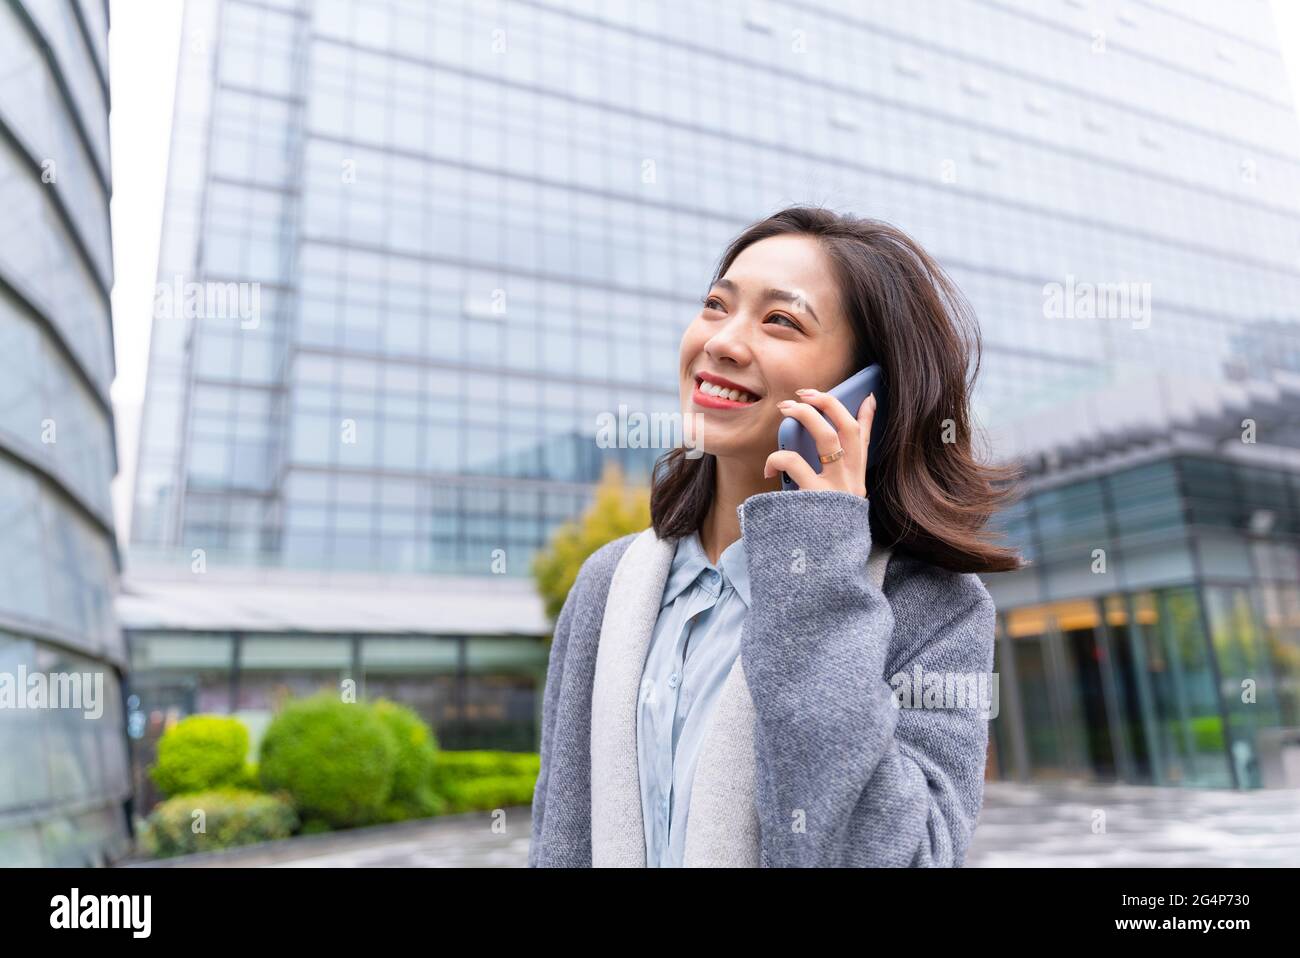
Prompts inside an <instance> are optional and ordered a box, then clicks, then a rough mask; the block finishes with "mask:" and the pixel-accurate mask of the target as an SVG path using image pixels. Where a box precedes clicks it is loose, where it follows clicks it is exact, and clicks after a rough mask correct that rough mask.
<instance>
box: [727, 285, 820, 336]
mask: <svg viewBox="0 0 1300 958" xmlns="http://www.w3.org/2000/svg"><path fill="white" fill-rule="evenodd" d="M713 285H715V286H721V287H722V288H723V289H725V290H727V291H729V292H732V293H737V294H738V293H739V292H740V287H738V286H737V285H736V284H735V283H734V282H732V281H731V280H729V279H727V278H726V277H725V276H724V277H723V278H722V279H720V280H718V281H717V282H716V283H714V284H713ZM763 296H765V297H766V298H767V299H779V300H781V301H782V302H783V303H791V304H793V305H795V306H798V307H800V308H801V309H802V310H804V311H806V312H807V313H808V315H809V316H811V317H812V318H813V319H816V320H817V325H818V326H820V325H821V324H822V321H821V320H820V319H818V317H817V314H816V313H815V312H814V311H813V308H812V304H811V303H809V302H808V300H807V299H805V298H804V297H802V296H800V295H798V294H797V293H792V292H790V291H789V290H785V289H771V288H768V289H765V290H763Z"/></svg>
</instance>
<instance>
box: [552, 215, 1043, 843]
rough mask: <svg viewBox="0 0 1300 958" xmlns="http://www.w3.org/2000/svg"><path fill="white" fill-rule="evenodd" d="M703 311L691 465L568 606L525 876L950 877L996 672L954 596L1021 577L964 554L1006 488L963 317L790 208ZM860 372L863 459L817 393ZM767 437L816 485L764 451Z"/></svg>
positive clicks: (941, 278)
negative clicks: (987, 438)
mask: <svg viewBox="0 0 1300 958" xmlns="http://www.w3.org/2000/svg"><path fill="white" fill-rule="evenodd" d="M701 307H702V308H701V310H700V313H699V315H698V316H696V317H695V320H694V321H693V322H692V323H691V325H690V326H689V327H688V328H687V330H686V332H685V334H684V335H683V337H682V342H681V361H680V370H679V373H680V392H681V403H682V411H683V413H684V415H685V417H686V420H687V422H688V423H695V424H696V426H695V428H693V429H690V430H688V432H689V434H690V435H691V436H692V438H693V439H695V441H696V442H698V443H699V445H700V446H701V447H702V449H703V453H704V454H703V455H702V456H698V457H697V456H694V455H687V453H686V450H685V449H682V448H678V449H674V450H672V451H671V452H670V453H668V454H667V455H666V456H664V457H663V458H662V459H661V460H660V462H659V463H658V465H657V467H656V471H655V480H654V484H653V489H652V492H651V515H652V519H653V524H652V526H651V528H648V529H646V530H645V531H643V532H641V533H639V534H632V535H628V536H624V537H623V538H621V539H618V540H616V541H614V542H611V543H609V544H607V545H605V546H604V547H602V548H601V549H599V550H597V551H596V552H595V553H594V554H593V555H592V556H590V557H589V558H588V559H587V560H586V562H585V563H584V564H583V566H582V569H581V571H580V573H579V575H578V577H577V581H576V582H575V584H574V587H573V589H572V590H571V591H570V593H569V595H568V597H567V599H566V601H565V604H564V607H563V611H562V612H561V614H560V616H559V619H558V621H557V623H556V629H555V638H554V641H553V644H552V646H551V653H550V667H549V672H548V674H547V680H546V690H545V698H544V704H543V727H542V758H541V770H540V774H539V776H538V779H537V786H536V792H535V795H534V799H533V822H532V845H531V847H530V850H529V864H530V865H532V866H592V865H594V866H597V867H600V866H606V865H628V866H675V865H685V866H695V865H715V866H717V865H727V866H734V865H741V866H763V867H781V866H808V865H817V866H836V865H854V866H879V865H894V866H959V865H961V864H962V861H963V859H964V857H965V853H966V848H967V846H968V844H969V842H970V838H971V834H972V832H973V831H974V828H975V823H976V820H977V819H978V817H979V813H980V809H981V806H982V804H983V794H984V789H983V779H984V763H985V756H986V749H987V743H988V725H987V721H988V716H989V714H990V713H989V708H988V707H989V705H990V701H989V696H988V689H989V678H990V675H989V673H990V670H991V668H992V665H993V641H994V638H993V637H994V608H993V603H992V600H991V599H990V597H989V594H988V592H987V590H986V589H985V588H984V585H983V583H982V582H981V581H980V580H979V578H978V577H977V576H976V575H975V574H974V573H977V572H994V571H1003V570H1009V569H1014V568H1017V567H1018V566H1019V558H1018V557H1017V556H1016V554H1015V553H1014V552H1012V551H1009V550H1007V549H1005V548H1002V547H1000V546H998V545H996V544H994V543H991V542H990V541H989V540H988V538H987V537H986V535H985V534H984V532H983V529H984V526H985V523H986V522H987V520H988V519H989V517H990V515H991V514H992V513H993V511H994V510H995V508H996V507H997V506H998V505H999V504H1000V503H1001V502H1002V501H1003V500H1004V498H1005V497H1006V496H1007V495H1008V494H1009V489H1010V484H1009V482H1008V480H1011V479H1013V478H1014V476H1013V475H1012V473H1011V472H1010V471H1009V470H1005V469H1004V470H999V469H994V468H991V467H988V466H985V465H982V464H980V463H979V462H977V461H976V459H975V457H974V454H973V451H972V447H971V424H970V416H969V389H970V386H971V384H972V383H973V380H974V376H975V374H976V373H977V372H978V368H979V335H978V329H977V327H976V326H975V325H974V321H973V319H972V317H971V315H970V311H969V308H968V307H967V306H966V305H965V303H964V300H963V299H962V297H961V295H960V293H959V292H958V291H957V290H956V288H955V287H954V286H953V285H952V284H951V282H950V281H949V280H948V279H947V278H946V276H945V275H944V274H943V272H942V270H941V269H940V268H939V266H938V265H937V264H936V263H935V262H934V261H933V260H932V259H931V258H930V257H929V256H928V255H927V254H926V253H925V252H924V251H923V250H922V249H920V247H918V246H917V245H916V244H915V243H914V242H913V241H911V240H910V239H909V238H908V237H907V236H905V235H904V234H903V233H901V232H900V231H898V230H896V229H894V228H893V227H890V226H888V225H886V224H884V223H881V222H878V221H874V220H869V219H862V218H855V217H849V216H842V215H838V214H835V213H833V212H830V211H827V210H824V209H817V208H808V207H795V208H791V209H787V210H784V211H782V212H779V213H777V214H775V215H773V216H771V217H769V218H767V219H765V220H762V221H760V222H758V223H756V224H754V225H753V226H751V227H750V228H749V229H747V230H746V231H745V232H744V233H743V234H741V235H740V236H739V237H738V238H737V239H736V240H735V241H734V242H733V243H732V244H731V246H730V247H729V248H728V249H727V251H726V253H725V254H724V256H723V258H722V261H721V263H720V264H719V267H718V270H717V273H716V274H715V276H714V280H713V283H712V285H711V287H710V289H709V290H708V292H707V293H706V295H705V296H704V298H703V300H702V302H701ZM972 360H973V364H972ZM871 363H877V364H879V365H880V366H881V368H882V369H883V370H884V374H885V384H886V385H885V388H886V389H887V390H888V400H889V401H888V407H889V413H888V416H887V420H886V422H885V430H884V435H883V438H882V442H881V446H880V449H879V452H878V453H877V454H876V458H877V459H878V460H879V461H872V462H868V461H867V448H868V446H867V437H868V436H869V435H870V431H871V423H872V419H873V412H874V408H875V405H874V402H873V400H874V397H869V398H868V399H867V401H866V402H864V403H863V404H862V407H861V408H860V409H856V410H848V409H845V408H844V406H843V405H842V404H841V403H840V402H839V401H838V400H836V399H835V398H833V397H831V396H829V395H827V393H826V390H829V389H830V388H831V387H833V386H835V385H836V384H838V383H839V382H841V381H843V380H845V379H847V378H848V377H849V376H850V375H851V374H852V373H854V372H855V371H857V370H859V369H861V368H863V367H865V366H867V365H870V364H871ZM968 374H969V377H970V379H969V381H968V378H967V377H968ZM822 413H825V414H826V416H827V417H828V418H829V422H828V421H827V420H826V419H824V418H823V417H822ZM787 416H789V417H793V418H795V419H797V420H798V421H799V422H801V423H802V424H803V425H804V426H805V427H806V428H807V429H808V430H809V431H810V432H811V434H812V435H813V437H814V438H815V440H816V443H817V448H818V452H819V454H820V458H821V459H822V460H823V462H824V463H825V464H824V465H823V466H822V467H821V472H820V474H818V473H817V472H815V471H814V470H813V469H812V467H811V466H809V465H808V464H807V463H806V462H805V461H804V460H803V459H802V458H801V457H800V456H799V455H798V454H797V453H795V452H792V451H774V449H775V447H776V435H777V430H778V427H779V426H780V424H781V422H782V421H783V419H784V418H785V417H787ZM782 471H784V472H786V473H788V474H789V476H790V477H791V479H793V480H794V481H795V483H797V484H798V486H799V488H798V489H797V490H793V491H782V490H781V485H780V472H782ZM873 544H874V548H873ZM936 677H937V678H936ZM939 683H944V684H939ZM911 688H915V690H916V694H915V696H913V695H911V694H908V693H909V689H911ZM975 688H978V689H979V690H980V692H979V693H978V698H977V697H976V696H975V695H967V696H966V697H965V698H964V701H959V699H961V698H962V696H961V695H960V694H957V695H954V692H955V691H956V690H958V689H965V690H968V691H969V690H972V689H975ZM995 688H996V687H995V686H994V689H995ZM923 690H924V691H925V694H922V693H923ZM936 690H937V691H936ZM993 714H996V713H993Z"/></svg>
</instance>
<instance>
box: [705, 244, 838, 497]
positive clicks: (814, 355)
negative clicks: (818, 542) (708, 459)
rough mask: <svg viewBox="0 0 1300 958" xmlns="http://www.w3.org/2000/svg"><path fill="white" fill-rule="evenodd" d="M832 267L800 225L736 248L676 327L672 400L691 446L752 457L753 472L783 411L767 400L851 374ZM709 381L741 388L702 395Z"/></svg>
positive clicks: (772, 446)
mask: <svg viewBox="0 0 1300 958" xmlns="http://www.w3.org/2000/svg"><path fill="white" fill-rule="evenodd" d="M832 276H833V274H832V271H831V264H830V261H829V260H828V259H827V257H826V254H825V253H824V252H823V251H822V248H821V246H820V244H819V243H818V242H817V241H816V240H815V239H813V238H812V237H810V236H805V235H800V234H788V235H782V236H772V237H768V238H767V239H764V240H759V241H758V242H757V243H752V244H751V245H749V246H747V247H746V248H745V249H744V250H743V251H741V253H740V255H738V256H737V257H736V259H735V260H734V261H733V262H732V264H731V266H730V268H729V269H728V270H727V272H726V273H725V274H724V275H723V276H722V277H721V278H720V279H719V280H718V282H717V283H716V284H714V285H713V287H712V288H711V289H710V290H709V291H708V293H707V294H706V296H705V302H704V304H703V308H701V310H700V313H699V315H698V316H696V317H695V320H694V321H693V322H692V323H691V324H690V326H689V327H687V329H686V332H685V333H684V334H683V335H682V344H681V368H680V377H681V402H682V412H683V414H684V420H685V422H686V424H687V425H686V433H687V436H688V442H689V443H690V444H691V445H692V446H697V447H702V448H703V450H704V451H705V452H708V453H712V454H713V455H715V456H723V457H737V458H745V459H752V460H754V461H755V462H756V468H757V469H759V470H760V475H761V470H762V463H763V462H765V461H766V459H767V457H768V456H769V455H770V454H771V453H772V452H774V451H775V450H776V444H777V440H776V434H777V429H779V428H780V425H781V421H782V420H783V419H785V418H786V417H785V416H783V415H782V414H781V411H780V410H779V409H777V407H776V404H777V403H778V402H780V401H781V400H783V399H795V400H797V399H798V398H799V397H798V396H796V395H795V394H794V391H795V390H796V389H803V388H812V389H820V390H827V389H830V388H831V387H832V386H835V385H838V384H839V383H840V382H842V381H843V380H845V379H847V378H848V377H849V376H850V375H852V373H853V372H854V370H853V369H852V368H851V363H852V359H853V331H852V329H851V327H850V326H849V323H848V320H847V318H846V317H845V316H844V313H843V310H842V307H841V303H840V296H839V291H838V289H837V288H836V286H835V283H834V280H833V278H832ZM710 383H715V384H719V385H722V386H723V387H724V388H725V387H726V385H727V384H732V385H734V386H737V387H740V388H741V389H742V390H743V391H744V392H745V393H746V394H747V395H742V396H739V397H736V396H734V395H732V396H717V395H711V394H710V393H712V392H713V391H714V386H712V385H710ZM849 411H850V412H851V413H852V414H853V415H855V416H856V415H857V410H856V409H852V410H849ZM697 429H698V436H697V433H696V430H697Z"/></svg>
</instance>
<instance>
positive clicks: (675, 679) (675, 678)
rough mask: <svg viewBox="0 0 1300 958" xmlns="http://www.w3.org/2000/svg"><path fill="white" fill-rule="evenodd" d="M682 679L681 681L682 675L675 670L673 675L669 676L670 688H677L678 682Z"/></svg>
mask: <svg viewBox="0 0 1300 958" xmlns="http://www.w3.org/2000/svg"><path fill="white" fill-rule="evenodd" d="M680 681H681V676H679V675H678V674H677V673H676V672H674V673H673V674H672V675H670V676H668V687H669V688H670V689H675V688H677V683H678V682H680Z"/></svg>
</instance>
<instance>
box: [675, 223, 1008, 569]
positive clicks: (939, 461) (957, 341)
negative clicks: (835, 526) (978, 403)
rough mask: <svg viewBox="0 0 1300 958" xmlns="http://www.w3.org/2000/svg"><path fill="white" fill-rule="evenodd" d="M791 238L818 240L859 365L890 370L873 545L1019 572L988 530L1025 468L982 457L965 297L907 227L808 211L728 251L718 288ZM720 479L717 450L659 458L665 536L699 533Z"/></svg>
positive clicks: (749, 232) (973, 337) (950, 563)
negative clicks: (766, 246) (732, 272)
mask: <svg viewBox="0 0 1300 958" xmlns="http://www.w3.org/2000/svg"><path fill="white" fill-rule="evenodd" d="M786 234H803V235H807V236H811V237H813V238H814V239H816V240H817V241H818V242H819V243H820V244H821V246H822V248H823V249H824V250H825V251H826V253H827V255H828V256H829V258H830V260H831V262H832V264H833V269H834V271H835V278H836V280H837V286H838V287H839V290H840V297H841V304H842V307H843V309H844V312H845V315H847V317H848V319H849V322H850V324H851V325H852V327H853V338H854V364H853V366H852V369H854V370H857V369H861V368H862V367H864V366H867V365H870V364H871V363H873V362H874V363H878V364H879V365H880V367H881V368H882V369H883V370H884V374H885V383H886V389H887V397H886V398H887V399H888V408H887V414H886V417H885V430H884V433H883V435H882V436H881V448H880V451H879V452H878V453H877V455H876V457H875V458H874V459H873V460H872V461H871V462H868V463H867V476H866V486H867V494H868V497H869V500H870V511H869V517H870V518H869V521H870V525H871V536H872V541H873V542H879V543H882V544H883V545H888V546H893V547H894V548H895V549H897V550H899V551H905V552H908V553H910V554H912V555H913V556H915V557H917V558H920V559H923V560H925V561H927V562H930V563H932V564H934V565H937V566H941V567H943V568H945V569H950V570H952V571H954V572H1005V571H1009V570H1012V569H1017V568H1019V567H1020V566H1021V564H1022V563H1021V560H1020V556H1019V554H1018V553H1017V552H1016V551H1015V550H1013V549H1010V548H1006V547H1005V546H1003V545H1001V544H999V543H998V542H995V541H992V540H991V537H990V535H989V534H988V533H987V532H986V531H985V529H984V527H985V525H986V523H987V522H988V520H989V519H990V518H991V517H992V515H993V514H994V512H995V511H996V510H997V509H998V508H1000V507H1002V506H1003V505H1005V504H1006V503H1007V502H1008V501H1009V500H1010V499H1011V498H1012V497H1013V496H1014V495H1015V493H1016V489H1015V483H1016V480H1017V479H1018V478H1019V477H1020V472H1019V469H1018V468H1017V467H1015V466H1014V465H1000V466H999V465H992V464H986V463H982V462H980V461H979V460H977V458H976V456H975V453H974V451H973V449H972V435H971V431H972V430H971V419H970V409H969V406H970V393H971V390H972V388H973V386H974V383H975V377H976V376H977V375H978V373H979V365H980V333H979V324H978V323H977V322H976V320H975V316H974V312H973V311H972V309H971V307H970V305H969V303H967V301H966V299H965V297H963V296H962V294H961V292H960V290H958V288H957V286H956V285H955V284H954V283H953V282H952V280H951V279H949V278H948V276H947V274H946V273H944V271H943V269H942V268H941V267H940V266H939V264H938V263H937V262H935V260H934V259H933V258H932V257H931V256H930V255H929V254H928V253H926V252H925V250H923V249H922V248H921V247H920V246H919V245H918V244H917V243H916V242H915V241H913V240H912V239H911V238H910V237H908V236H907V235H906V234H905V233H903V232H902V231H901V230H899V229H897V228H896V227H894V226H891V225H889V224H888V223H884V222H881V221H879V220H873V219H867V218H865V217H857V216H851V215H846V214H839V213H835V212H833V211H831V210H827V209H822V208H819V207H809V206H793V207H790V208H788V209H784V210H782V211H780V212H779V213H775V214H773V215H772V216H769V217H767V218H766V219H764V220H760V221H759V222H757V223H755V224H753V225H752V226H750V227H749V228H748V229H746V230H745V231H744V232H743V233H741V234H740V235H739V236H738V237H736V239H734V240H733V241H732V242H731V245H730V246H728V247H727V250H726V252H725V253H723V256H722V259H721V261H720V263H719V264H718V267H717V270H716V272H715V273H714V274H713V281H714V282H716V281H717V280H718V279H719V278H721V277H722V276H723V275H724V274H725V273H726V272H727V270H728V269H729V268H730V266H731V264H732V262H733V261H734V260H735V258H736V257H737V256H738V255H739V254H740V252H741V251H742V250H744V249H745V248H746V247H747V246H749V245H751V244H752V243H756V242H758V241H759V240H763V239H767V238H768V237H771V236H781V235H786ZM850 412H851V413H853V414H855V415H856V413H857V410H850ZM945 438H947V439H948V440H949V441H947V442H945V441H944V440H945ZM773 448H775V436H774V437H773ZM716 474H717V460H716V457H714V456H713V455H711V454H709V453H705V454H704V455H702V456H699V457H698V458H693V459H691V458H687V457H686V449H684V448H682V447H678V448H676V449H673V450H671V451H670V452H668V453H667V454H665V455H664V456H662V457H661V458H660V459H659V461H658V462H657V463H656V464H655V470H654V480H653V485H652V488H651V492H650V515H651V520H652V522H653V525H654V529H655V532H656V534H657V535H658V536H659V537H660V538H680V537H682V536H685V535H689V534H691V533H692V532H695V531H697V530H698V529H699V528H700V526H701V525H702V524H703V522H704V519H705V517H706V516H707V515H708V512H709V508H710V507H711V505H712V503H713V494H714V483H715V482H716Z"/></svg>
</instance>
